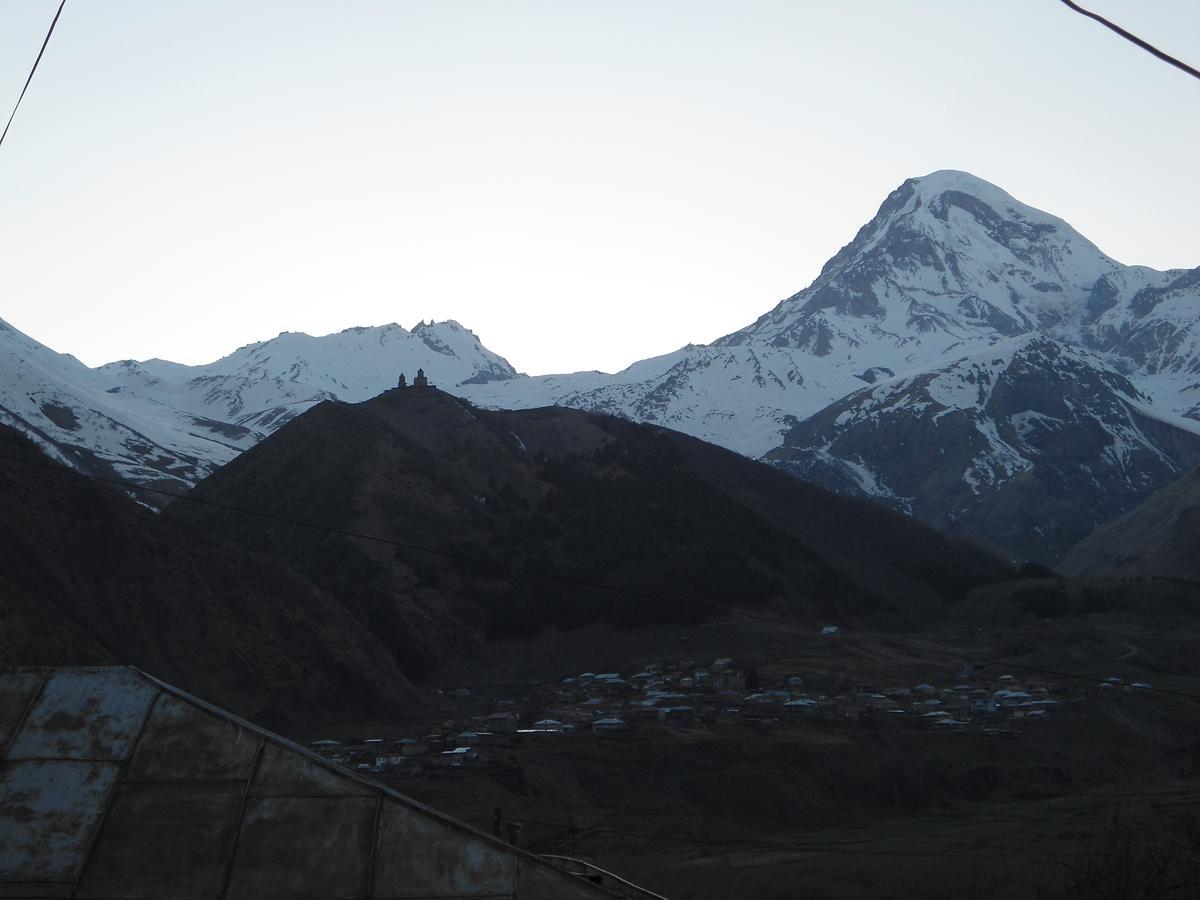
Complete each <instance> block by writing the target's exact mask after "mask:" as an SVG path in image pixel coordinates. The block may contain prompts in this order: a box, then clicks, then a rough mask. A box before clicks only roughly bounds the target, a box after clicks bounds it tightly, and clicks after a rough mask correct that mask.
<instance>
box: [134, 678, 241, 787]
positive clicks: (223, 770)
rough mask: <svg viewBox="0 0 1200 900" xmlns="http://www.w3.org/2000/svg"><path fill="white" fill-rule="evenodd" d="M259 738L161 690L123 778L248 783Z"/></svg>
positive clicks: (228, 721) (226, 720) (232, 723)
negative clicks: (238, 781)
mask: <svg viewBox="0 0 1200 900" xmlns="http://www.w3.org/2000/svg"><path fill="white" fill-rule="evenodd" d="M262 744H263V739H262V738H261V737H260V736H259V735H257V734H255V733H254V732H253V731H250V730H249V729H248V728H242V727H241V726H240V725H238V724H237V723H236V722H232V721H230V720H229V719H223V718H221V717H220V716H216V715H213V714H212V713H210V712H207V711H205V710H203V709H200V708H199V707H196V706H193V705H192V704H190V703H186V702H184V701H183V700H180V699H179V698H178V697H174V696H172V695H171V694H168V693H166V692H164V693H162V694H160V695H159V697H158V699H157V700H155V701H154V707H153V709H151V711H150V717H149V719H147V720H146V727H145V728H144V729H143V730H142V737H141V740H139V741H138V745H137V749H136V750H135V751H134V753H133V758H132V759H131V760H130V761H129V768H128V769H126V771H125V779H124V780H125V781H126V782H131V781H191V780H197V781H204V780H243V781H249V779H250V775H251V772H252V771H253V768H254V757H255V755H256V754H257V753H258V748H259V747H261V746H262Z"/></svg>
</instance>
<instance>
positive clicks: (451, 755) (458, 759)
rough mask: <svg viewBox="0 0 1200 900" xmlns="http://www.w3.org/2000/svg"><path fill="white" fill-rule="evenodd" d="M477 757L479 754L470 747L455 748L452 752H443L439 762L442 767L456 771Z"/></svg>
mask: <svg viewBox="0 0 1200 900" xmlns="http://www.w3.org/2000/svg"><path fill="white" fill-rule="evenodd" d="M478 757H479V754H478V753H476V752H475V751H474V750H472V749H471V748H470V747H455V748H454V749H453V750H443V751H442V755H441V758H440V761H441V764H442V765H443V766H450V767H452V768H455V769H457V768H461V767H462V766H464V765H466V764H467V763H468V762H469V761H470V760H473V759H477V758H478Z"/></svg>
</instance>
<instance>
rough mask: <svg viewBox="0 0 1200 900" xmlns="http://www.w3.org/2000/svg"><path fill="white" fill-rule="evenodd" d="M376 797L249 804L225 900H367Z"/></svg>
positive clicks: (259, 800)
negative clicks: (341, 899)
mask: <svg viewBox="0 0 1200 900" xmlns="http://www.w3.org/2000/svg"><path fill="white" fill-rule="evenodd" d="M377 807H378V801H377V800H376V799H375V798H374V797H345V798H335V797H328V798H327V797H303V798H297V797H260V798H251V799H250V800H249V802H248V803H247V804H246V811H245V815H244V817H243V819H242V832H241V836H240V837H239V839H238V846H237V855H236V857H235V859H234V864H233V874H232V877H231V878H230V881H229V888H228V892H227V893H226V895H225V896H226V898H227V900H270V898H276V897H277V898H281V900H282V898H296V900H302V898H312V900H318V898H320V900H327V898H330V897H365V896H366V894H367V880H368V872H369V871H370V861H371V854H372V849H373V840H372V838H373V835H374V830H375V829H374V826H375V812H376V809H377Z"/></svg>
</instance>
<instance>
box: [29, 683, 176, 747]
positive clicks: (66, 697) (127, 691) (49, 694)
mask: <svg viewBox="0 0 1200 900" xmlns="http://www.w3.org/2000/svg"><path fill="white" fill-rule="evenodd" d="M158 691H159V688H158V686H157V685H155V684H152V683H150V682H149V681H147V680H146V679H144V678H143V677H142V676H141V675H139V674H138V673H137V672H136V671H134V670H133V669H118V668H108V669H64V670H60V671H57V672H55V673H54V674H53V675H51V676H50V680H49V681H47V682H46V686H45V688H43V690H42V694H41V696H40V697H38V699H37V703H35V704H34V706H33V709H32V710H30V712H29V716H28V717H27V718H26V720H25V724H24V725H23V726H22V727H21V730H20V732H19V733H18V734H17V736H16V739H15V740H14V741H13V744H12V747H11V748H10V749H9V751H8V758H9V759H10V760H12V759H124V758H125V757H127V756H128V755H129V753H130V752H131V751H132V749H133V743H134V741H135V740H137V735H138V732H139V731H140V730H141V727H142V723H143V722H144V721H145V719H146V713H147V712H148V711H149V709H150V703H151V701H153V700H154V697H155V695H156V694H157V693H158Z"/></svg>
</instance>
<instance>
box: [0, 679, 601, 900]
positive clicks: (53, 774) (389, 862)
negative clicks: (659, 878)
mask: <svg viewBox="0 0 1200 900" xmlns="http://www.w3.org/2000/svg"><path fill="white" fill-rule="evenodd" d="M0 748H2V750H3V756H2V757H0V896H5V897H25V898H32V897H39V898H40V897H81V898H116V897H122V898H168V897H170V898H243V897H244V898H271V897H288V898H294V897H321V898H330V897H339V898H391V900H400V898H417V897H421V898H440V897H473V898H485V897H486V898H502V897H503V898H522V900H523V898H551V897H553V898H563V900H567V898H580V900H583V898H599V897H613V896H615V895H614V894H613V893H612V892H610V891H608V890H606V889H605V888H603V887H601V886H598V885H595V884H592V883H590V882H588V881H584V880H582V879H581V878H579V877H577V876H576V875H574V874H571V873H568V872H565V871H563V870H562V869H561V868H558V867H557V866H556V865H554V864H552V863H550V862H548V861H546V860H544V859H542V858H541V857H538V856H535V855H533V854H531V853H527V852H525V851H523V850H520V849H518V848H516V847H514V846H512V845H510V844H506V843H504V842H503V841H500V840H498V839H496V838H493V837H492V836H490V835H487V834H484V833H483V832H480V831H478V830H476V829H473V828H471V827H469V826H467V825H465V824H463V823H461V822H459V821H457V820H455V819H452V818H450V817H449V816H445V815H443V814H441V813H438V812H437V811H435V810H433V809H430V808H429V807H427V806H425V805H423V804H421V803H418V802H417V801H415V800H413V799H411V798H409V797H406V796H404V795H403V794H400V793H398V792H396V791H393V790H390V789H388V788H386V787H384V786H382V785H380V784H377V783H375V782H373V781H370V780H368V779H366V778H362V777H360V776H358V775H356V774H354V773H353V772H351V771H349V770H347V769H343V768H341V767H340V766H337V765H334V764H333V763H330V762H328V761H326V760H323V759H321V758H320V757H318V756H316V755H314V754H312V753H310V752H308V751H307V750H305V749H304V748H303V747H300V746H299V745H297V744H294V743H292V742H291V741H288V740H286V739H284V738H281V737H279V736H278V735H275V734H272V733H270V732H268V731H265V730H264V729H261V728H258V727H256V726H254V725H252V724H250V723H249V722H245V721H243V720H241V719H239V718H237V717H236V716H233V715H231V714H229V713H227V712H224V711H222V710H220V709H217V708H216V707H214V706H211V705H210V704H208V703H205V702H204V701H202V700H198V699H197V698H195V697H192V696H191V695H189V694H187V693H185V692H183V691H180V690H178V689H177V688H173V687H171V686H170V685H166V684H163V683H162V682H160V681H158V680H156V679H154V678H152V677H150V676H149V675H146V674H145V673H143V672H141V671H139V670H137V669H133V668H72V669H0Z"/></svg>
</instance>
